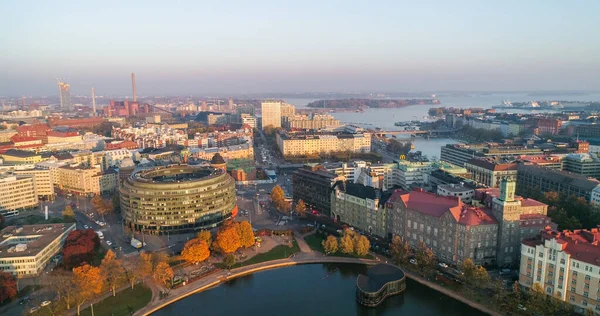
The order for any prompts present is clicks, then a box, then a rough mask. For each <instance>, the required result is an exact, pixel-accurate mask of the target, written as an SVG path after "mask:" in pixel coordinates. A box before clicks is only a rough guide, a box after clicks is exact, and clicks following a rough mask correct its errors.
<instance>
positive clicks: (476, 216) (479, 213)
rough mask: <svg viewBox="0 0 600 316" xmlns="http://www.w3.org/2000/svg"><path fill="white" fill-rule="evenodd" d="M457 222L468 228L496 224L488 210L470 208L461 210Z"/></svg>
mask: <svg viewBox="0 0 600 316" xmlns="http://www.w3.org/2000/svg"><path fill="white" fill-rule="evenodd" d="M458 222H459V223H461V224H463V225H469V226H477V225H490V224H498V221H497V220H496V219H495V218H494V216H493V215H492V211H491V210H490V209H488V208H477V207H470V206H466V207H464V208H463V210H462V212H461V213H460V220H459V221H458Z"/></svg>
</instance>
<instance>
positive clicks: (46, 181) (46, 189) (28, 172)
mask: <svg viewBox="0 0 600 316" xmlns="http://www.w3.org/2000/svg"><path fill="white" fill-rule="evenodd" d="M13 172H14V174H15V175H23V176H31V177H33V182H34V186H35V194H36V196H37V197H38V199H45V200H54V179H53V177H52V172H51V171H50V170H49V169H43V168H37V167H36V168H30V169H24V170H15V171H13Z"/></svg>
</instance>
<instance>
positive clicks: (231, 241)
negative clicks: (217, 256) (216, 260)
mask: <svg viewBox="0 0 600 316" xmlns="http://www.w3.org/2000/svg"><path fill="white" fill-rule="evenodd" d="M216 243H217V246H218V248H219V250H221V251H222V252H223V253H232V252H234V251H236V250H238V248H240V247H241V246H242V245H241V243H240V235H239V233H238V230H237V227H236V225H232V224H228V225H224V226H223V227H221V229H220V230H219V232H218V233H217V239H216Z"/></svg>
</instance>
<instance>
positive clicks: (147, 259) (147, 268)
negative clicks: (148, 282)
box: [138, 251, 154, 278]
mask: <svg viewBox="0 0 600 316" xmlns="http://www.w3.org/2000/svg"><path fill="white" fill-rule="evenodd" d="M152 261H153V260H152V254H151V253H149V252H146V251H142V252H140V262H139V267H138V269H139V271H140V277H141V278H145V277H149V276H151V275H152V271H154V265H153V263H152Z"/></svg>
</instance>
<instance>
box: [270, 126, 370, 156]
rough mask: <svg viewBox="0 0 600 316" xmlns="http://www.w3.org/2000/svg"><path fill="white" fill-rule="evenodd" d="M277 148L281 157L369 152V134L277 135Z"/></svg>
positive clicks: (283, 133)
mask: <svg viewBox="0 0 600 316" xmlns="http://www.w3.org/2000/svg"><path fill="white" fill-rule="evenodd" d="M277 146H278V148H279V151H280V152H281V153H282V154H283V156H301V155H314V154H322V153H332V152H340V151H349V152H355V153H368V152H371V134H368V133H364V134H362V133H357V134H345V133H340V134H313V135H304V134H302V135H301V134H297V133H285V132H279V133H277Z"/></svg>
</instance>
